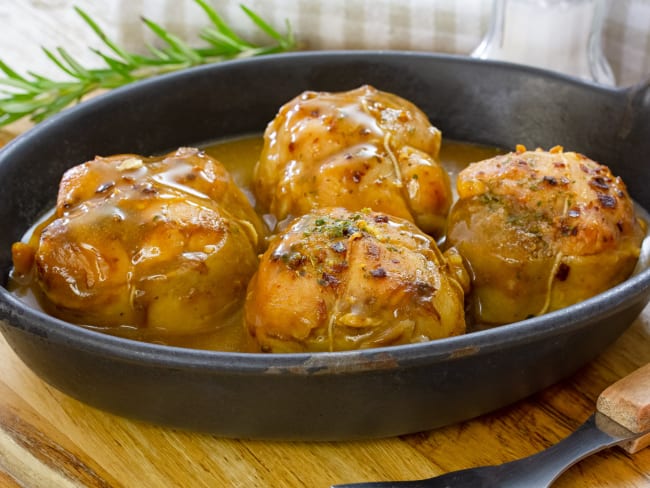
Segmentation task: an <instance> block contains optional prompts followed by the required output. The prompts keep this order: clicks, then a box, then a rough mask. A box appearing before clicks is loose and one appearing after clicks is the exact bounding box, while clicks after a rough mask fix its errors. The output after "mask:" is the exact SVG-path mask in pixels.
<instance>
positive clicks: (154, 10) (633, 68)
mask: <svg viewBox="0 0 650 488" xmlns="http://www.w3.org/2000/svg"><path fill="white" fill-rule="evenodd" d="M605 1H606V2H607V11H608V13H607V17H606V20H605V25H604V29H603V43H602V44H603V51H604V54H605V57H606V58H607V60H608V61H609V63H610V65H611V67H612V71H613V72H614V75H615V78H616V83H617V84H618V85H623V86H625V85H631V84H633V83H636V82H639V81H642V80H645V79H646V78H648V77H650V0H605ZM182 3H184V2H183V1H182V0H180V1H179V0H121V5H120V8H119V12H118V14H119V17H121V19H122V20H123V21H124V22H129V19H130V21H131V22H133V19H137V18H138V15H140V14H141V13H142V12H145V13H146V15H148V16H151V17H152V18H154V19H156V20H160V21H161V22H163V23H164V24H165V25H168V26H170V27H172V28H174V29H175V31H176V32H181V33H183V34H184V35H185V36H187V37H190V38H191V36H192V35H193V33H195V32H196V25H197V23H200V22H201V21H204V16H203V13H202V12H201V11H200V10H199V9H198V7H196V6H195V5H192V4H191V3H192V2H187V4H188V5H186V7H185V8H184V9H180V8H179V4H182ZM212 3H213V4H214V5H215V6H216V8H217V9H218V11H219V12H221V13H222V14H223V16H224V18H225V19H226V20H227V21H228V22H229V23H231V25H232V26H233V27H234V28H235V30H236V31H241V32H247V31H248V30H250V27H251V22H250V20H249V19H247V18H246V16H245V15H244V14H243V12H242V11H241V9H240V7H239V4H240V3H242V1H241V0H235V1H233V0H213V2H212ZM243 3H244V4H245V5H246V6H247V7H249V8H251V9H253V10H254V11H255V12H256V13H258V14H260V16H261V17H262V18H264V19H265V20H268V21H269V22H270V23H271V24H272V25H273V26H275V27H277V28H278V30H282V28H283V27H284V22H285V20H288V21H289V22H290V24H291V26H292V28H293V30H294V32H295V35H296V38H297V39H298V40H300V41H301V43H302V47H303V48H307V49H405V50H417V51H431V52H443V53H454V54H469V53H471V52H472V50H473V49H474V48H475V47H476V46H477V45H478V44H479V43H480V41H481V39H482V38H483V36H484V35H485V32H486V30H487V27H488V25H489V20H490V15H491V13H492V1H491V0H399V1H395V0H323V1H318V0H244V1H243ZM131 27H132V28H131V29H129V30H127V32H128V33H129V34H128V35H127V36H126V37H127V38H126V39H125V40H126V41H131V42H133V41H136V42H135V43H136V44H137V41H140V42H141V40H142V39H137V37H138V36H145V33H144V32H143V31H142V29H141V27H139V26H136V25H133V26H131ZM532 28H534V26H533V27H532ZM129 36H130V37H129ZM256 37H257V38H256ZM253 40H258V41H263V40H264V37H263V36H261V35H260V36H255V35H254V36H253Z"/></svg>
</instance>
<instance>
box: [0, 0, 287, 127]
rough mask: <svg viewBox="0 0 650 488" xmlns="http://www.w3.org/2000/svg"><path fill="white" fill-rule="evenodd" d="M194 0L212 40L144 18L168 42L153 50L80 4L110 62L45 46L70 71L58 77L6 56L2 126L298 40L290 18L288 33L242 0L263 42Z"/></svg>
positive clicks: (205, 34) (2, 66)
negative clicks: (92, 65) (116, 36)
mask: <svg viewBox="0 0 650 488" xmlns="http://www.w3.org/2000/svg"><path fill="white" fill-rule="evenodd" d="M194 1H195V2H196V3H197V4H198V5H199V6H200V7H201V8H202V9H203V11H204V12H205V14H206V15H207V17H208V19H209V20H210V22H211V25H210V26H208V27H206V28H204V29H203V30H202V31H201V33H200V38H201V39H203V40H204V41H205V42H206V43H207V45H206V46H203V47H199V48H194V47H191V46H189V45H188V44H187V43H185V42H184V41H183V40H181V39H180V38H178V37H177V36H176V35H174V34H173V33H171V32H169V31H168V30H166V29H165V28H163V27H162V26H160V25H159V24H157V23H155V22H153V21H152V20H149V19H146V18H142V22H144V24H145V25H146V26H147V27H148V28H149V29H150V30H151V31H152V32H153V33H154V34H155V35H156V36H157V37H158V38H159V39H160V40H161V41H162V43H163V47H161V48H156V47H154V46H152V45H148V46H147V48H148V50H149V54H148V55H140V54H134V53H129V52H127V51H125V50H124V49H122V48H121V47H120V46H118V45H117V44H115V42H113V41H112V40H111V39H109V38H108V36H107V35H106V34H105V33H104V31H103V30H102V29H101V28H100V27H99V25H97V23H96V22H95V21H94V20H93V19H92V18H91V17H90V16H89V15H88V14H87V13H86V12H84V11H83V10H81V9H80V8H79V7H75V10H76V12H77V13H78V14H79V15H80V16H81V18H82V19H83V20H84V21H85V22H86V24H88V26H89V27H90V28H91V29H92V30H93V32H94V33H95V34H96V35H97V36H98V37H99V38H100V39H101V41H102V42H103V44H104V46H105V47H106V48H108V54H107V53H106V52H103V51H100V50H97V49H92V51H93V52H95V53H96V54H97V55H98V56H99V57H100V58H101V59H102V60H103V62H104V63H105V66H104V67H101V68H96V69H88V68H85V67H84V66H82V65H81V64H80V63H79V62H77V61H76V60H75V59H74V58H73V57H72V56H71V55H70V54H69V53H68V52H67V51H66V50H65V49H63V48H61V47H59V48H57V49H56V50H55V51H52V50H49V49H46V48H42V49H43V52H44V53H45V55H46V56H47V57H48V58H49V59H50V60H51V61H52V62H53V63H54V64H56V66H57V67H58V68H59V69H61V70H62V71H63V72H64V73H66V74H67V75H68V76H69V77H70V79H68V80H66V81H55V80H51V79H48V78H46V77H44V76H41V75H39V74H36V73H32V72H29V73H28V74H27V76H22V75H20V74H18V73H17V72H16V71H14V70H13V69H12V68H10V67H9V66H8V65H7V64H6V63H4V62H3V61H2V60H0V71H1V72H2V73H4V75H5V76H6V77H5V78H0V94H4V95H5V97H4V98H0V127H2V126H4V125H8V124H10V123H12V122H14V121H16V120H19V119H21V118H23V117H29V118H30V119H31V120H32V121H34V122H40V121H41V120H43V119H45V118H47V117H49V116H50V115H53V114H55V113H57V112H59V111H61V110H62V109H64V108H65V107H67V106H69V105H71V104H72V103H75V102H78V101H80V100H81V99H82V97H84V96H85V95H87V94H89V93H91V92H93V91H95V90H98V89H112V88H117V87H119V86H122V85H126V84H128V83H132V82H134V81H137V80H141V79H144V78H149V77H151V76H156V75H159V74H163V73H169V72H172V71H178V70H182V69H185V68H189V67H191V66H198V65H200V64H208V63H216V62H220V61H224V60H227V59H235V58H243V57H249V56H258V55H262V54H270V53H275V52H282V51H289V50H291V49H294V48H295V46H296V43H295V40H294V37H293V33H292V32H291V26H290V25H289V23H288V22H287V24H286V32H287V33H286V34H285V35H282V34H280V33H278V32H277V31H276V30H275V29H273V27H271V26H270V25H269V24H268V23H267V22H265V21H264V20H263V19H262V18H260V16H259V15H257V14H256V13H255V12H253V11H252V10H250V9H249V8H247V7H245V6H243V5H242V6H241V9H242V10H243V11H244V13H245V14H246V15H247V16H248V18H249V19H250V20H251V21H252V22H253V23H254V24H255V25H256V26H257V28H258V29H260V30H261V31H262V32H264V33H265V34H267V35H268V36H269V37H270V38H271V39H272V42H270V43H269V44H268V45H265V46H258V45H255V44H252V43H250V42H248V41H246V40H244V39H242V38H241V37H239V36H238V35H237V34H236V33H235V32H234V31H233V30H232V29H231V28H230V27H229V26H228V25H227V24H226V22H225V21H224V20H223V19H222V18H221V16H220V15H219V14H218V13H217V11H216V10H215V9H214V8H212V7H211V6H210V5H209V4H208V3H207V2H206V1H205V0H194ZM3 86H4V88H2V87H3Z"/></svg>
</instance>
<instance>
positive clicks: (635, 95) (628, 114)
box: [618, 77, 650, 140]
mask: <svg viewBox="0 0 650 488" xmlns="http://www.w3.org/2000/svg"><path fill="white" fill-rule="evenodd" d="M621 94H622V96H623V97H624V99H625V111H624V116H623V120H622V121H621V124H620V126H619V129H618V136H619V138H620V139H623V140H626V139H628V138H629V137H630V134H631V133H632V132H636V131H638V130H639V127H644V128H645V127H650V77H648V78H647V79H645V80H644V81H641V82H639V83H637V84H634V85H630V86H628V87H625V88H623V89H622V90H621Z"/></svg>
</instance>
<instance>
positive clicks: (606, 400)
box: [596, 364, 650, 453]
mask: <svg viewBox="0 0 650 488" xmlns="http://www.w3.org/2000/svg"><path fill="white" fill-rule="evenodd" d="M596 408H597V409H598V411H599V412H601V413H603V414H605V415H607V416H608V417H609V418H610V419H612V420H614V421H615V422H618V423H619V424H621V425H622V426H623V427H625V428H627V429H628V430H630V431H632V432H635V433H640V432H646V431H649V433H648V434H647V435H645V436H643V437H640V438H639V439H637V440H635V441H633V442H631V443H630V444H629V445H626V446H624V447H625V449H626V450H627V451H628V452H631V453H633V452H636V451H639V450H640V449H643V448H644V447H646V446H648V445H650V364H646V365H645V366H643V367H642V368H639V369H637V370H636V371H634V372H633V373H631V374H629V375H627V376H625V377H624V378H622V379H620V380H618V381H617V382H616V383H614V384H613V385H611V386H610V387H608V388H607V389H606V390H605V391H603V392H602V393H601V394H600V396H599V397H598V402H597V404H596Z"/></svg>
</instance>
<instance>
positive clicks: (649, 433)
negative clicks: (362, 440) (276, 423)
mask: <svg viewBox="0 0 650 488" xmlns="http://www.w3.org/2000/svg"><path fill="white" fill-rule="evenodd" d="M597 410H598V411H597V412H595V413H594V414H593V415H592V416H591V417H589V419H588V420H587V421H586V422H585V423H584V424H582V425H581V426H580V427H579V428H578V429H577V430H576V431H574V432H573V433H572V434H571V435H570V436H568V437H566V438H565V439H564V440H562V441H561V442H559V443H558V444H555V445H554V446H551V447H549V448H548V449H546V450H544V451H541V452H538V453H537V454H533V455H532V456H528V457H526V458H523V459H519V460H516V461H511V462H509V463H505V464H500V465H496V466H482V467H478V468H471V469H465V470H462V471H455V472H452V473H447V474H444V475H441V476H437V477H435V478H429V479H423V480H414V481H378V482H369V483H350V484H343V485H334V486H333V487H332V488H389V487H404V488H406V487H410V488H444V487H449V488H451V487H471V488H487V487H500V488H514V487H531V486H534V487H536V488H541V487H547V486H550V485H551V484H552V483H553V481H555V480H556V479H557V478H558V477H559V476H560V474H562V473H563V472H564V471H565V470H566V469H568V468H569V467H571V466H572V465H574V464H575V463H577V462H578V461H580V460H582V459H584V458H585V457H587V456H589V455H591V454H593V453H595V452H598V451H600V450H603V449H605V448H608V447H612V446H617V445H620V446H622V447H623V448H624V449H625V450H627V451H628V452H630V453H634V452H637V451H639V450H640V449H643V448H644V447H645V446H647V445H649V444H650V364H648V365H646V366H644V367H642V368H640V369H638V370H636V371H635V372H633V373H632V374H630V375H628V376H626V377H624V378H623V379H621V380H619V381H618V382H616V383H614V384H613V385H611V386H610V387H609V388H607V389H606V390H605V391H603V392H602V393H601V394H600V396H599V397H598V402H597Z"/></svg>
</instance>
